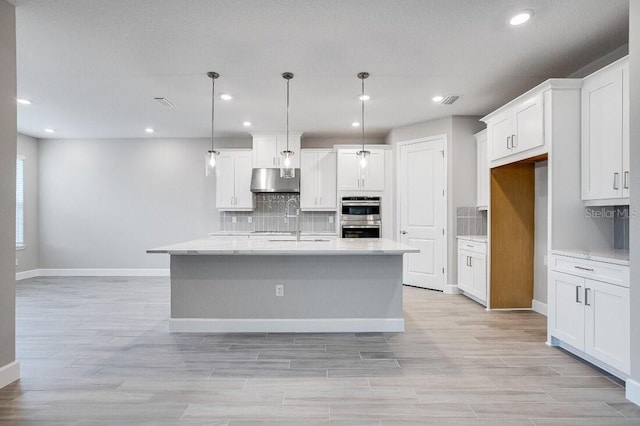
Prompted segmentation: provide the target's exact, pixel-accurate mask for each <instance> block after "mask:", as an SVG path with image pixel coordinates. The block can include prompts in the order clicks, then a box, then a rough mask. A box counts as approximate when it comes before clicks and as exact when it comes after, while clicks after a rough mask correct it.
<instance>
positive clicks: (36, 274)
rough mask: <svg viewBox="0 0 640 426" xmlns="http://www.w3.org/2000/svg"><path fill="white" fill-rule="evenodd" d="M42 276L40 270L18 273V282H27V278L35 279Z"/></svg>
mask: <svg viewBox="0 0 640 426" xmlns="http://www.w3.org/2000/svg"><path fill="white" fill-rule="evenodd" d="M39 276H40V270H39V269H32V270H30V271H22V272H16V281H20V280H26V279H27V278H35V277H39Z"/></svg>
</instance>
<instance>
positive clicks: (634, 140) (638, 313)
mask: <svg viewBox="0 0 640 426" xmlns="http://www.w3.org/2000/svg"><path fill="white" fill-rule="evenodd" d="M629 9H630V10H629V12H630V13H629V59H630V62H629V86H630V91H631V92H630V99H629V108H630V110H629V116H630V117H639V116H640V0H631V2H630V8H629ZM630 126H631V129H630V138H631V140H630V142H631V143H630V145H631V170H634V172H633V173H631V187H632V188H634V190H633V191H631V212H632V214H631V219H630V238H629V241H630V247H629V250H630V254H631V331H632V332H631V378H632V379H633V380H635V381H636V382H637V383H638V382H640V333H638V328H637V324H640V238H638V236H639V235H640V217H638V212H640V210H639V209H640V120H637V119H636V120H631V121H630ZM634 324H635V325H634ZM636 402H637V401H636Z"/></svg>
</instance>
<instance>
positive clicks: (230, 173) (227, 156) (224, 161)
mask: <svg viewBox="0 0 640 426" xmlns="http://www.w3.org/2000/svg"><path fill="white" fill-rule="evenodd" d="M234 161H235V159H234V155H233V153H229V152H221V153H220V155H219V156H218V160H217V164H216V208H217V209H219V210H225V209H233V208H234V201H235V199H234V197H235V173H234ZM249 179H250V178H249Z"/></svg>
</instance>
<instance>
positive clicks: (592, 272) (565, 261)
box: [551, 255, 630, 287]
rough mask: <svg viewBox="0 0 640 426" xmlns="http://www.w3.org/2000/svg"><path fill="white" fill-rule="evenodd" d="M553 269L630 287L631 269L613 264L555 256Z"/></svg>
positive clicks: (552, 264)
mask: <svg viewBox="0 0 640 426" xmlns="http://www.w3.org/2000/svg"><path fill="white" fill-rule="evenodd" d="M551 269H553V270H554V271H558V272H566V273H568V274H571V275H577V276H580V277H584V278H589V279H592V280H596V281H603V282H607V283H611V284H615V285H619V286H623V287H629V282H630V277H629V276H630V272H629V267H628V266H623V265H615V264H613V263H605V262H598V261H593V260H586V259H578V258H575V257H567V256H558V255H555V256H553V260H552V263H551Z"/></svg>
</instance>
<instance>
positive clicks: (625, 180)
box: [622, 62, 631, 198]
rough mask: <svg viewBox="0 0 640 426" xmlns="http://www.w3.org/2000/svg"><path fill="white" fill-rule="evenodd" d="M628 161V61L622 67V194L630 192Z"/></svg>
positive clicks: (627, 194) (625, 196) (626, 196)
mask: <svg viewBox="0 0 640 426" xmlns="http://www.w3.org/2000/svg"><path fill="white" fill-rule="evenodd" d="M630 170H631V169H630V161H629V63H628V62H627V63H625V64H624V66H623V67H622V196H623V197H624V198H628V197H630V196H631V194H630V186H631V182H630V181H631V176H630Z"/></svg>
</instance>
